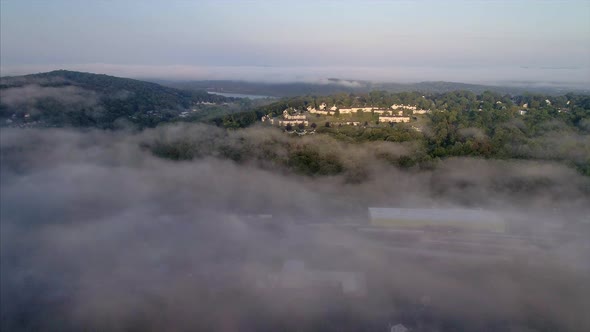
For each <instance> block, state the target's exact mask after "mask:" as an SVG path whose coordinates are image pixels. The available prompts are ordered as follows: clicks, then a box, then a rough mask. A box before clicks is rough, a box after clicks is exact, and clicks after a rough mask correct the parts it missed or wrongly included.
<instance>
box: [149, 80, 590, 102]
mask: <svg viewBox="0 0 590 332" xmlns="http://www.w3.org/2000/svg"><path fill="white" fill-rule="evenodd" d="M160 83H161V84H163V85H167V86H170V87H175V88H180V89H186V90H208V91H215V92H227V93H243V94H254V95H266V96H273V97H295V96H304V95H316V96H326V95H332V94H336V93H342V92H344V93H364V92H370V91H373V90H383V91H387V92H422V93H445V92H451V91H458V90H462V91H470V92H473V93H478V94H479V93H482V92H484V91H492V92H496V93H501V94H511V95H515V94H523V93H525V92H533V93H544V94H552V95H563V94H566V93H568V92H577V93H588V91H580V90H575V91H573V90H571V89H562V88H558V87H539V86H525V85H522V86H492V85H479V84H466V83H455V82H420V83H376V82H369V81H357V80H343V79H337V78H331V79H327V80H324V81H321V82H316V83H306V82H292V83H264V82H248V81H229V80H218V81H186V82H170V81H168V82H165V81H161V82H160Z"/></svg>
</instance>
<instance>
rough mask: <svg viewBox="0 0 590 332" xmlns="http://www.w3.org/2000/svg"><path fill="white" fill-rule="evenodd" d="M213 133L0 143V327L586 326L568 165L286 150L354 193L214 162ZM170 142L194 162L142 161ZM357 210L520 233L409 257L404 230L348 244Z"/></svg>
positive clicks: (178, 130) (24, 137)
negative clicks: (466, 218)
mask: <svg viewBox="0 0 590 332" xmlns="http://www.w3.org/2000/svg"><path fill="white" fill-rule="evenodd" d="M220 133H221V131H220V130H219V129H217V128H209V127H206V126H202V125H188V126H165V127H160V128H156V129H151V130H146V131H143V132H140V133H129V132H123V131H120V132H104V131H85V132H80V131H73V130H50V129H47V130H11V129H3V130H2V132H1V134H0V135H1V136H0V147H1V152H2V167H1V174H0V180H1V185H0V189H1V190H0V195H1V196H0V203H1V210H0V211H1V226H2V228H1V244H0V249H1V251H0V254H1V274H0V277H1V278H0V279H1V284H0V285H1V288H2V289H1V294H0V296H1V297H0V299H1V303H2V305H1V308H0V314H1V324H2V325H1V329H2V330H6V331H18V330H27V331H33V330H37V331H41V330H42V331H82V330H83V331H201V330H202V331H388V330H389V327H390V326H391V325H395V324H403V325H404V326H405V327H407V328H409V329H410V330H411V331H588V330H589V329H590V316H588V314H587V310H588V308H590V273H589V270H588V261H587V260H588V257H589V256H588V255H589V252H590V247H589V246H588V239H589V236H590V231H589V230H590V227H589V226H590V224H589V218H588V216H589V215H590V206H589V205H588V202H590V200H589V198H590V179H588V178H587V177H584V176H582V175H580V174H578V173H577V172H576V171H575V170H573V169H570V168H567V167H565V166H563V165H560V164H554V163H544V162H533V161H494V160H480V159H449V160H446V161H441V162H440V163H438V164H437V165H436V166H435V167H434V168H433V169H431V170H400V169H398V168H396V167H394V166H392V165H391V164H388V163H386V162H385V161H383V160H382V159H379V158H376V157H375V151H376V150H379V151H387V152H388V153H390V154H392V155H396V154H397V155H399V154H402V153H403V151H405V150H407V149H412V148H413V147H412V146H411V145H402V144H396V143H379V144H372V145H345V144H343V143H336V142H335V141H333V140H331V139H329V138H327V137H320V136H319V135H318V136H317V137H308V138H304V139H305V140H306V141H303V140H302V141H301V142H304V143H305V144H316V145H317V146H318V148H319V149H330V151H331V153H333V154H334V155H335V156H336V158H339V160H341V161H342V163H344V165H347V169H355V170H356V171H357V172H358V173H359V174H363V177H362V179H363V180H362V181H350V176H351V175H350V172H348V173H345V174H341V175H333V176H316V177H309V176H302V175H293V174H292V172H290V171H289V169H286V168H284V167H281V166H279V165H275V164H273V163H272V162H264V160H260V159H257V160H250V159H248V158H241V159H238V160H239V161H238V162H236V161H233V160H229V159H227V158H223V157H222V155H219V154H216V153H214V152H212V150H213V147H212V146H215V145H216V144H221V143H219V142H217V141H216V140H219V139H220V135H221V134H220ZM183 137H185V138H186V139H184V138H183ZM181 138H182V139H181ZM223 139H224V142H223V144H225V146H224V148H225V149H231V148H232V145H236V146H237V145H239V148H240V151H242V153H244V152H243V151H248V149H250V151H252V153H253V154H258V155H261V153H263V152H264V153H269V154H270V153H273V156H275V157H276V156H279V157H280V155H281V153H282V151H280V146H281V145H280V144H281V142H284V141H288V140H289V141H290V140H297V139H298V138H289V137H287V136H285V135H283V134H281V133H279V132H276V131H271V130H267V129H259V128H251V129H246V130H244V131H240V132H236V133H235V134H233V133H232V134H230V136H229V137H224V138H223ZM173 141H174V142H178V141H180V142H185V141H186V142H188V143H187V144H189V143H190V144H192V145H191V146H192V147H193V155H194V157H195V158H194V159H192V160H187V161H172V160H168V159H163V158H159V157H157V156H156V155H154V153H152V152H153V149H151V148H150V147H153V146H155V145H157V144H166V143H167V142H173ZM277 142H279V144H277ZM289 144H298V143H296V142H295V143H293V142H291V143H289ZM302 144H303V143H302ZM269 146H272V148H273V149H277V150H278V151H267V150H269V148H268V147H269ZM202 151H205V152H203V153H200V152H202ZM353 166H354V167H353ZM373 206H378V207H408V208H414V207H421V208H424V207H426V208H431V207H442V208H445V207H469V208H475V209H479V208H481V209H485V210H488V211H492V212H494V213H497V214H498V215H502V216H505V217H506V218H508V219H509V220H508V221H509V222H511V223H515V224H518V226H519V227H520V229H526V231H525V232H522V233H518V232H516V233H514V234H506V235H505V236H506V237H508V236H510V239H513V240H514V241H517V242H518V241H521V242H518V243H517V244H516V245H514V248H512V247H509V248H508V247H504V248H500V249H498V250H499V251H501V252H502V253H501V254H500V255H487V254H478V253H476V252H458V251H453V250H448V251H446V250H445V249H444V247H443V249H441V250H431V251H429V250H425V249H423V248H422V249H420V250H419V251H418V249H416V253H414V252H413V251H412V248H413V247H412V241H413V239H414V237H413V235H408V239H405V238H404V236H403V234H402V236H400V235H399V234H396V235H395V239H394V238H388V237H387V235H386V234H387V232H386V231H385V230H383V231H382V233H381V232H380V231H375V230H374V229H372V230H371V232H364V231H362V228H363V227H365V226H367V225H368V215H367V209H368V207H373ZM425 236H426V237H427V238H428V236H429V235H425ZM444 236H447V237H448V238H449V239H452V241H455V242H457V243H460V242H462V241H471V242H474V241H475V242H476V243H477V241H479V240H478V239H479V238H478V237H476V236H475V235H473V234H471V235H468V234H464V235H462V234H460V233H459V234H447V235H444ZM502 236H504V235H502ZM483 238H484V237H482V239H483ZM529 238H535V239H537V240H538V243H539V245H538V246H537V245H535V244H534V243H537V242H534V241H533V242H532V243H533V244H531V243H529V242H527V241H528V239H529ZM431 239H432V240H437V239H438V238H437V237H436V236H433V237H432V238H431ZM400 241H401V243H405V244H404V245H399V243H400ZM482 241H483V240H482ZM398 249H399V250H398ZM443 252H444V253H445V254H444V255H442V254H441V253H443ZM418 253H419V254H418ZM431 253H432V255H431ZM491 257H492V258H493V259H492V258H491ZM302 276H304V277H302ZM289 278H291V279H289ZM310 278H311V279H314V280H320V279H322V278H324V279H325V280H328V279H329V280H328V282H327V283H325V282H324V283H321V282H320V283H314V282H310V283H308V279H310ZM330 278H335V279H334V280H336V279H338V278H342V280H344V281H342V284H341V287H340V286H338V285H340V284H339V283H338V282H336V283H334V282H330V280H332V279H330ZM304 279H305V280H304ZM324 279H322V280H324ZM285 280H287V281H285ZM289 280H290V282H289ZM302 280H304V281H302ZM325 280H324V281H325ZM338 280H339V279H338ZM318 285H320V286H318ZM321 285H328V286H326V287H324V286H321ZM334 285H336V286H334ZM347 287H348V288H347ZM346 289H348V290H349V292H347V291H346Z"/></svg>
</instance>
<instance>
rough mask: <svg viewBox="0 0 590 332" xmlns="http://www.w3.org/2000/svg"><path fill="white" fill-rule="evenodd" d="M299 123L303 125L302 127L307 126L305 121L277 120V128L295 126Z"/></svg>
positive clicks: (307, 123)
mask: <svg viewBox="0 0 590 332" xmlns="http://www.w3.org/2000/svg"><path fill="white" fill-rule="evenodd" d="M271 123H274V122H271ZM301 123H303V125H304V126H307V125H309V122H308V121H307V120H279V126H281V127H285V126H287V125H291V126H297V125H299V124H301Z"/></svg>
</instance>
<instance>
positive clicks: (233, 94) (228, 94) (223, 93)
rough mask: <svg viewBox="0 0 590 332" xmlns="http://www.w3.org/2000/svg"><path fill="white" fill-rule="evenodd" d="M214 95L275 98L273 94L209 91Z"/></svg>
mask: <svg viewBox="0 0 590 332" xmlns="http://www.w3.org/2000/svg"><path fill="white" fill-rule="evenodd" d="M207 93H210V94H212V95H220V96H224V97H232V98H250V99H264V98H275V97H271V96H263V95H249V94H244V93H226V92H214V91H207Z"/></svg>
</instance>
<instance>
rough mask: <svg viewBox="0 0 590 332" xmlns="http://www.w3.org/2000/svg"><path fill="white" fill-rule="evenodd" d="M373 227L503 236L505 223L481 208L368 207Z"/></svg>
mask: <svg viewBox="0 0 590 332" xmlns="http://www.w3.org/2000/svg"><path fill="white" fill-rule="evenodd" d="M369 221H370V223H371V225H372V226H380V227H397V228H412V229H456V230H468V231H490V232H499V233H503V232H505V231H506V221H505V220H504V218H502V217H500V216H499V215H497V214H495V213H493V212H490V211H486V210H479V209H461V208H448V209H442V208H433V209H423V208H420V209H409V208H376V207H370V208H369Z"/></svg>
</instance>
